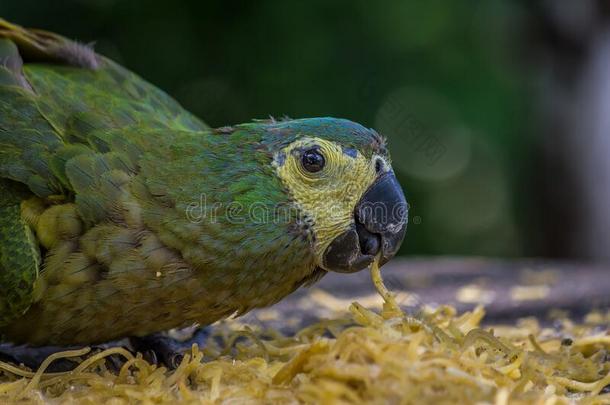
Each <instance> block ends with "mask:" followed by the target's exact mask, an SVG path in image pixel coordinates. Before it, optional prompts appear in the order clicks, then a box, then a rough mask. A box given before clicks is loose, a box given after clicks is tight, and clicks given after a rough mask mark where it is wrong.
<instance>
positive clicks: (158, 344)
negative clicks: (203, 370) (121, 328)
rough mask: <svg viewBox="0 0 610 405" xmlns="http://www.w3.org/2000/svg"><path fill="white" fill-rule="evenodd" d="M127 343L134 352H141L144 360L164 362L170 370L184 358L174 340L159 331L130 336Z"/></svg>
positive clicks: (156, 362) (155, 362)
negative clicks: (145, 334)
mask: <svg viewBox="0 0 610 405" xmlns="http://www.w3.org/2000/svg"><path fill="white" fill-rule="evenodd" d="M129 343H130V345H131V347H132V348H133V350H134V351H135V352H139V353H142V356H143V357H144V360H146V361H148V362H149V363H151V364H164V365H165V366H167V367H168V368H169V369H170V370H173V369H175V368H177V367H178V366H179V365H180V363H181V362H182V359H183V358H184V355H183V354H182V353H181V352H180V349H179V348H177V347H176V345H175V342H174V340H173V339H172V338H170V337H168V336H165V335H163V334H161V333H155V334H152V335H148V336H144V337H131V338H129Z"/></svg>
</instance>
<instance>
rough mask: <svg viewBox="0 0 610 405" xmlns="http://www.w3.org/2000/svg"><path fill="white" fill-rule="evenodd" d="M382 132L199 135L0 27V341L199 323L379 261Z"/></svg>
mask: <svg viewBox="0 0 610 405" xmlns="http://www.w3.org/2000/svg"><path fill="white" fill-rule="evenodd" d="M407 211H408V208H407V203H406V200H405V197H404V194H403V191H402V189H401V187H400V185H399V183H398V181H397V179H396V177H395V175H394V172H393V170H392V167H391V162H390V157H389V154H388V151H387V149H386V142H385V140H384V138H383V137H381V136H380V135H379V134H378V133H376V132H375V131H374V130H371V129H367V128H365V127H363V126H361V125H359V124H356V123H354V122H351V121H348V120H344V119H335V118H311V119H295V120H291V119H285V120H280V121H276V120H273V119H269V120H261V121H254V122H251V123H245V124H240V125H234V126H227V127H222V128H218V129H211V128H209V127H208V126H207V125H206V124H205V123H203V122H202V121H201V120H199V119H198V118H197V117H195V116H193V115H191V114H190V113H189V112H187V111H186V110H184V109H183V108H182V107H181V106H180V105H179V104H178V103H177V102H176V101H174V100H173V99H172V98H170V97H169V96H168V95H167V94H165V93H164V92H162V91H161V90H159V89H157V88H155V87H154V86H152V85H151V84H149V83H147V82H146V81H144V80H143V79H141V78H140V77H138V76H136V75H135V74H133V73H132V72H130V71H128V70H126V69H125V68H123V67H121V66H119V65H118V64H116V63H114V62H113V61H111V60H109V59H107V58H105V57H103V56H101V55H98V54H96V53H95V52H94V51H93V50H92V49H91V48H90V47H88V46H85V45H82V44H79V43H76V42H73V41H70V40H67V39H66V38H63V37H61V36H59V35H57V34H53V33H50V32H45V31H41V30H33V29H24V28H22V27H20V26H17V25H14V24H11V23H9V22H7V21H4V20H0V235H1V239H0V340H2V341H4V342H11V343H14V344H28V345H31V346H42V345H57V346H65V345H81V344H96V343H100V342H106V341H110V340H114V339H118V338H123V337H144V336H148V335H153V334H155V333H157V332H160V331H165V330H168V329H171V328H177V327H184V326H188V325H192V324H195V323H197V324H200V325H209V324H211V323H213V322H215V321H217V320H220V319H223V318H226V317H229V316H232V315H241V314H244V313H246V312H247V311H249V310H251V309H253V308H259V307H265V306H268V305H271V304H273V303H275V302H277V301H279V300H281V299H282V298H283V297H285V296H286V295H288V294H290V293H291V292H292V291H294V290H295V289H297V288H298V287H299V286H302V285H309V284H311V283H313V282H315V281H317V280H319V279H320V278H321V277H322V276H323V275H324V274H326V273H327V272H329V271H335V272H345V273H349V272H354V271H358V270H362V269H364V268H366V267H368V266H369V265H370V264H371V263H372V261H373V260H374V259H375V257H378V256H379V257H380V261H381V263H382V264H383V263H385V262H387V261H388V260H389V259H391V258H392V257H393V256H394V255H395V254H396V252H397V250H398V248H399V247H400V245H401V243H402V240H403V238H404V235H405V232H406V226H407Z"/></svg>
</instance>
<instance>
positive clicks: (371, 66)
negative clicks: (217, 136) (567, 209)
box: [0, 0, 581, 257]
mask: <svg viewBox="0 0 610 405" xmlns="http://www.w3.org/2000/svg"><path fill="white" fill-rule="evenodd" d="M0 15H2V16H3V17H4V18H6V19H9V20H12V21H13V22H16V23H18V24H21V25H24V26H28V27H38V28H44V29H47V30H51V31H56V32H59V33H61V34H63V35H65V36H67V37H70V38H73V39H78V40H80V41H82V42H92V43H94V44H95V49H96V50H97V51H98V52H100V53H102V54H105V55H106V56H109V57H111V58H113V59H115V60H117V61H118V62H120V63H122V64H124V65H125V66H127V67H128V68H130V69H131V70H133V71H135V72H137V73H138V74H140V75H141V76H143V77H144V78H146V79H147V80H149V81H151V82H152V83H154V84H156V85H158V86H159V87H161V88H162V89H164V90H166V91H167V92H168V93H170V94H171V95H172V96H174V97H175V98H177V99H178V101H180V102H181V103H182V104H183V105H184V106H185V107H187V108H188V109H190V110H191V111H193V112H194V113H195V114H197V115H198V116H200V117H202V118H203V119H204V120H205V121H206V122H208V123H209V124H210V125H212V126H223V125H228V124H232V123H239V122H244V121H249V120H251V119H253V118H265V117H267V116H269V115H273V116H284V115H287V116H290V117H293V118H298V117H312V116H335V117H345V118H349V119H352V120H355V121H358V122H360V123H363V124H364V125H366V126H370V127H374V128H376V129H377V130H378V131H380V132H381V133H382V134H384V135H385V136H387V137H388V138H389V141H390V150H391V151H392V155H393V159H394V167H395V169H396V171H397V172H398V175H399V178H400V181H401V183H402V184H403V187H404V189H405V191H406V192H407V196H408V199H409V201H410V203H411V207H412V209H411V225H410V229H409V232H408V236H407V243H406V244H405V246H404V248H403V251H402V253H404V254H469V255H493V256H507V257H511V256H523V255H527V256H532V255H533V256H562V257H565V256H568V257H572V256H574V257H577V256H581V255H580V254H579V253H578V252H570V251H568V250H566V249H564V245H565V243H566V242H565V238H564V237H562V236H561V235H558V234H557V229H555V228H554V227H552V226H548V223H554V221H553V220H552V219H550V220H543V219H541V218H542V217H543V216H544V214H545V213H548V210H549V206H547V205H546V203H545V198H548V195H546V194H545V193H544V190H543V188H542V187H541V186H540V184H539V183H538V180H537V177H536V173H538V171H539V157H540V154H539V144H540V141H539V138H538V137H537V135H536V133H537V131H538V130H539V119H538V115H537V113H536V111H537V107H536V106H535V103H537V101H536V97H535V94H536V91H537V87H536V83H537V82H538V80H539V75H537V74H536V68H537V63H538V62H537V61H536V60H535V58H533V57H532V55H534V54H536V50H535V49H533V46H532V43H536V44H537V43H539V42H540V41H539V39H540V38H541V37H542V38H544V35H542V36H541V35H540V33H539V32H538V31H539V30H540V28H539V27H538V19H539V15H540V10H539V8H538V6H536V5H533V2H532V3H530V2H525V1H523V2H519V1H514V2H504V1H494V0H487V1H440V0H432V1H431V0H428V1H423V0H422V1H396V2H366V1H332V2H329V1H321V0H317V1H309V2H297V1H282V0H275V1H261V2H250V1H242V2H235V1H229V2H213V3H211V2H204V1H196V0H192V1H174V2H169V1H159V0H153V1H119V0H89V1H88V0H72V1H49V2H41V1H34V0H19V1H12V0H3V1H2V3H1V4H0ZM561 232H569V228H565V229H562V230H561V231H560V232H559V233H560V234H561ZM562 241H563V242H562ZM562 243H563V244H564V245H562Z"/></svg>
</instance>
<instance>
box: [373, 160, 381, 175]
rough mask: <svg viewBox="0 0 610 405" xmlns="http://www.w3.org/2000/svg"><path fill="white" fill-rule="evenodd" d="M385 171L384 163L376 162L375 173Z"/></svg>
mask: <svg viewBox="0 0 610 405" xmlns="http://www.w3.org/2000/svg"><path fill="white" fill-rule="evenodd" d="M382 170H383V161H382V160H381V159H379V158H378V159H377V160H375V173H377V174H379V173H381V171H382Z"/></svg>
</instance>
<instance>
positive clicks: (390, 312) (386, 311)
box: [370, 255, 404, 318]
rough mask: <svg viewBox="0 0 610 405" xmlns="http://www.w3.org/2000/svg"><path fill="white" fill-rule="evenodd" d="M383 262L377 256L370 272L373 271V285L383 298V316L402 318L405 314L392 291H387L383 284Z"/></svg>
mask: <svg viewBox="0 0 610 405" xmlns="http://www.w3.org/2000/svg"><path fill="white" fill-rule="evenodd" d="M380 260H381V256H380V255H377V257H375V260H373V263H371V267H370V271H371V280H372V281H373V285H374V286H375V289H376V290H377V293H379V295H380V296H381V298H383V301H384V303H383V312H382V315H383V316H384V318H394V317H402V316H404V313H403V312H402V310H401V309H400V306H399V305H398V303H397V302H396V297H395V296H394V294H393V293H392V292H390V290H388V289H387V287H386V286H385V284H384V283H383V278H382V277H381V267H380V266H379V261H380Z"/></svg>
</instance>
